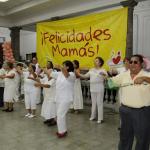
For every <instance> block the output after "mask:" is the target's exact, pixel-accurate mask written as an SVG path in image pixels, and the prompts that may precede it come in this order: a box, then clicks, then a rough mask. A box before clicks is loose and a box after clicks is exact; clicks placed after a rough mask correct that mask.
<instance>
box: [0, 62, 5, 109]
mask: <svg viewBox="0 0 150 150" xmlns="http://www.w3.org/2000/svg"><path fill="white" fill-rule="evenodd" d="M4 76H5V70H4V68H3V64H2V63H1V62H0V107H3V106H4V101H3V95H4V79H3V78H4Z"/></svg>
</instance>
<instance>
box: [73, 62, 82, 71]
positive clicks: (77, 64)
mask: <svg viewBox="0 0 150 150" xmlns="http://www.w3.org/2000/svg"><path fill="white" fill-rule="evenodd" d="M73 63H74V64H75V65H76V67H77V69H78V68H79V66H80V64H79V61H78V60H74V61H73Z"/></svg>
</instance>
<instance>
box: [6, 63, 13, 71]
mask: <svg viewBox="0 0 150 150" xmlns="http://www.w3.org/2000/svg"><path fill="white" fill-rule="evenodd" d="M6 65H7V66H8V67H9V68H10V69H13V67H14V64H13V63H12V62H7V63H6Z"/></svg>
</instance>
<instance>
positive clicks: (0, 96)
mask: <svg viewBox="0 0 150 150" xmlns="http://www.w3.org/2000/svg"><path fill="white" fill-rule="evenodd" d="M3 95H4V87H0V107H3V105H4V104H3V103H4V102H3Z"/></svg>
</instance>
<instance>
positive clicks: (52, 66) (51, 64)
mask: <svg viewBox="0 0 150 150" xmlns="http://www.w3.org/2000/svg"><path fill="white" fill-rule="evenodd" d="M47 63H50V67H51V68H52V69H53V68H54V65H53V63H52V61H47Z"/></svg>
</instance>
